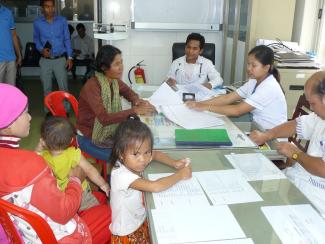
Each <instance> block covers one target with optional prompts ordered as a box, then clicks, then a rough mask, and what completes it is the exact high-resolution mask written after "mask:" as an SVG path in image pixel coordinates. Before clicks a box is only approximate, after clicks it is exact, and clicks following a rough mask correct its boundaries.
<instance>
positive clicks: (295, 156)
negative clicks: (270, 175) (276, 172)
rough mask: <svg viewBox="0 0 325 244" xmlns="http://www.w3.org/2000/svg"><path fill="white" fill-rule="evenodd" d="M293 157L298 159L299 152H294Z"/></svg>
mask: <svg viewBox="0 0 325 244" xmlns="http://www.w3.org/2000/svg"><path fill="white" fill-rule="evenodd" d="M291 158H292V159H294V160H298V158H299V153H293V154H292V156H291Z"/></svg>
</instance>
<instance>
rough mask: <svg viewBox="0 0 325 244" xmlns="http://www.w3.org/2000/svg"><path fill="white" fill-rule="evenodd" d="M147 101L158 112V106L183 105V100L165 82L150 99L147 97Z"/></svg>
mask: <svg viewBox="0 0 325 244" xmlns="http://www.w3.org/2000/svg"><path fill="white" fill-rule="evenodd" d="M148 100H149V102H150V103H151V104H152V105H153V106H155V108H156V110H157V111H158V112H160V106H163V105H175V104H182V103H183V100H182V99H181V98H180V97H179V96H178V94H177V93H176V92H174V90H173V89H172V88H171V87H170V86H169V85H167V83H165V82H164V83H163V84H162V85H161V86H160V87H159V88H158V89H157V90H156V91H155V92H154V93H153V94H152V96H151V97H149V99H148Z"/></svg>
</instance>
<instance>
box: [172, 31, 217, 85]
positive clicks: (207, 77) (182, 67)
mask: <svg viewBox="0 0 325 244" xmlns="http://www.w3.org/2000/svg"><path fill="white" fill-rule="evenodd" d="M204 44H205V39H204V37H203V36H202V35H200V34H199V33H191V34H189V35H188V36H187V38H186V46H185V56H182V57H180V58H178V59H175V60H174V61H173V63H172V65H171V67H170V70H169V72H168V75H167V84H169V85H170V86H175V85H176V84H181V85H186V84H193V83H199V84H202V85H204V86H205V87H207V88H209V89H212V88H214V87H216V86H220V85H222V83H223V79H222V78H221V76H220V74H219V73H218V71H217V70H216V68H215V67H214V65H213V63H212V62H211V60H209V59H207V58H205V57H202V56H200V55H201V54H202V52H203V48H204Z"/></svg>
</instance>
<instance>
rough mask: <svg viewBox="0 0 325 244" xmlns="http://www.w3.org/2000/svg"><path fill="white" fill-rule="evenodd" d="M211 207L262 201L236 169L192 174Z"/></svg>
mask: <svg viewBox="0 0 325 244" xmlns="http://www.w3.org/2000/svg"><path fill="white" fill-rule="evenodd" d="M193 176H194V177H196V178H197V179H198V181H199V182H200V185H201V186H202V187H203V190H204V192H205V193H206V194H207V196H208V197H209V199H210V200H211V202H212V204H213V205H221V204H237V203H246V202H259V201H263V199H262V198H261V197H260V195H259V194H258V193H257V192H256V191H255V190H254V189H253V187H252V186H251V185H250V184H249V183H248V182H247V181H246V180H245V179H244V177H243V176H242V174H241V173H240V172H239V171H238V170H236V169H228V170H217V171H202V172H194V173H193Z"/></svg>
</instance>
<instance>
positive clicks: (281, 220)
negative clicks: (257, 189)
mask: <svg viewBox="0 0 325 244" xmlns="http://www.w3.org/2000/svg"><path fill="white" fill-rule="evenodd" d="M261 210H262V212H263V213H264V215H265V217H266V218H267V220H268V221H269V223H270V224H271V225H272V228H273V229H274V231H275V232H276V234H277V235H278V237H279V238H280V240H281V241H282V243H314V244H317V243H319V244H321V243H325V231H324V230H325V221H324V219H322V218H321V217H320V215H319V214H318V213H317V212H316V211H315V210H314V208H313V207H312V206H311V205H309V204H301V205H286V206H268V207H261Z"/></svg>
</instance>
